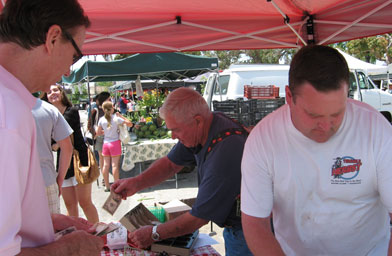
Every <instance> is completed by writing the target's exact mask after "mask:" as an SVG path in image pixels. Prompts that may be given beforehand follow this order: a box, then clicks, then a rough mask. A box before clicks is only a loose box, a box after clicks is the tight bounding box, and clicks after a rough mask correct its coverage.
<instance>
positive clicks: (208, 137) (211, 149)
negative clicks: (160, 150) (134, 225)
mask: <svg viewBox="0 0 392 256" xmlns="http://www.w3.org/2000/svg"><path fill="white" fill-rule="evenodd" d="M160 116H161V117H162V118H164V119H165V122H166V126H167V128H169V129H170V130H171V131H172V138H173V139H178V140H179V142H178V143H177V144H176V145H175V146H174V147H173V149H172V150H171V151H170V152H169V154H168V155H167V156H165V157H162V158H160V159H158V160H157V161H155V162H154V163H153V164H152V165H151V166H150V167H149V168H148V169H147V170H146V171H144V172H143V173H142V174H140V175H139V176H136V177H132V178H128V179H122V180H118V181H117V182H115V183H114V184H113V185H112V187H111V190H112V191H114V192H115V193H117V194H120V195H121V196H122V198H123V199H126V197H128V196H132V195H133V194H135V193H136V192H137V191H139V190H142V189H144V188H147V187H151V186H154V185H157V184H159V183H160V182H162V181H165V180H166V179H167V178H170V177H172V176H173V175H174V174H175V173H177V172H179V171H180V170H181V169H182V168H183V167H184V166H189V165H197V166H198V179H199V191H198V194H197V198H196V201H195V203H194V205H193V207H192V209H191V211H190V212H187V213H185V214H183V215H181V216H179V217H177V218H175V219H174V220H171V221H169V222H166V223H164V224H161V225H159V226H154V227H153V226H144V227H142V228H140V229H138V230H136V231H134V232H131V233H130V234H129V238H130V240H131V241H132V242H133V243H134V244H135V245H137V246H138V247H141V248H146V247H148V246H149V245H150V244H152V243H153V242H154V241H158V240H161V239H167V238H171V237H177V236H181V235H185V234H189V233H192V232H193V231H195V230H197V229H198V228H200V227H201V226H203V225H205V224H207V223H208V221H213V222H215V223H216V224H217V225H219V226H220V227H225V229H224V232H223V236H224V239H225V248H226V255H228V256H232V255H242V256H243V255H252V254H251V253H250V251H249V249H248V247H247V245H246V242H245V239H244V236H243V232H242V226H241V218H240V211H239V208H238V207H239V194H240V185H241V159H242V151H243V148H244V144H245V140H246V137H247V136H246V135H247V132H246V131H245V130H244V129H243V128H242V126H241V125H239V124H237V123H236V122H234V121H232V120H231V119H229V118H228V117H226V116H224V115H223V114H222V113H213V112H211V111H210V109H209V108H208V105H207V103H206V101H205V100H204V99H203V97H202V96H201V95H200V94H199V93H198V92H196V91H194V90H192V89H189V88H185V87H183V88H179V89H176V90H175V91H173V92H172V93H170V94H169V95H168V97H167V99H166V101H165V103H164V104H163V106H162V108H161V109H160ZM230 131H235V132H234V133H231V132H230ZM218 134H219V135H220V134H222V135H223V137H222V139H219V140H216V139H215V138H216V136H217V135H218ZM216 141H219V142H218V143H216ZM214 142H215V143H214Z"/></svg>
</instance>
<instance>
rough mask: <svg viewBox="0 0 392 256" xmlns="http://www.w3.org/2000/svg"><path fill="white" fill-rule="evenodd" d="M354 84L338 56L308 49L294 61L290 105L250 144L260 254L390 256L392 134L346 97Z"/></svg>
mask: <svg viewBox="0 0 392 256" xmlns="http://www.w3.org/2000/svg"><path fill="white" fill-rule="evenodd" d="M348 79H349V69H348V67H347V63H346V61H345V59H344V58H343V56H342V55H341V54H340V53H339V52H338V51H336V50H335V49H333V48H330V47H326V46H306V47H304V48H302V49H301V50H300V51H299V52H298V53H297V54H296V55H295V57H294V58H293V61H292V63H291V67H290V72H289V86H288V87H286V97H287V98H286V100H287V103H288V104H286V105H284V106H282V107H281V108H280V109H278V110H277V111H275V112H274V113H272V114H270V115H269V116H267V117H266V118H265V119H263V120H262V121H260V122H259V123H258V124H257V126H256V127H255V128H254V129H253V130H252V132H251V134H250V136H249V137H248V140H247V142H246V145H245V150H244V154H243V159H242V185H241V210H242V223H243V224H242V225H243V228H244V233H245V238H246V240H247V243H248V245H249V247H250V249H251V251H252V252H253V253H254V254H255V255H284V254H286V255H387V253H388V248H389V246H390V245H389V243H390V228H389V220H390V215H391V214H390V213H391V212H392V196H391V195H392V172H391V168H392V167H391V166H392V157H391V156H390V150H391V148H392V126H391V125H390V124H389V123H388V122H387V120H386V119H385V118H384V117H383V116H382V115H381V114H380V113H378V112H377V111H376V110H375V109H373V108H372V107H370V106H369V105H367V104H364V103H362V102H359V101H355V100H352V99H348V98H347V95H348ZM271 212H272V214H273V225H274V230H275V236H274V235H273V233H272V232H271V229H270V215H271Z"/></svg>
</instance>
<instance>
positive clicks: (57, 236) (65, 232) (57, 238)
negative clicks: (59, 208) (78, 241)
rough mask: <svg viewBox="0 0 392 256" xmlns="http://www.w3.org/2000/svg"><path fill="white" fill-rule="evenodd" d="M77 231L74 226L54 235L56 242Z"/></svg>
mask: <svg viewBox="0 0 392 256" xmlns="http://www.w3.org/2000/svg"><path fill="white" fill-rule="evenodd" d="M75 230H76V228H75V227H74V226H72V227H68V228H66V229H63V230H60V231H59V232H56V233H55V234H54V240H55V241H57V240H59V239H60V238H62V237H63V236H65V235H67V234H69V233H72V232H74V231H75Z"/></svg>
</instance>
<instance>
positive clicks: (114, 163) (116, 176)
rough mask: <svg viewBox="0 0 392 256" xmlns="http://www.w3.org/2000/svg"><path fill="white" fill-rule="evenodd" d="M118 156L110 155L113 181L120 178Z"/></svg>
mask: <svg viewBox="0 0 392 256" xmlns="http://www.w3.org/2000/svg"><path fill="white" fill-rule="evenodd" d="M120 158H121V156H112V172H113V177H114V181H117V180H118V179H120Z"/></svg>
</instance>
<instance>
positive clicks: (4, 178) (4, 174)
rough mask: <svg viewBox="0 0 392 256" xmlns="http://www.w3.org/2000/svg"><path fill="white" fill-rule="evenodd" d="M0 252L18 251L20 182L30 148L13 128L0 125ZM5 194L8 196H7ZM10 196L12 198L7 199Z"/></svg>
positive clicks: (21, 191)
mask: <svg viewBox="0 0 392 256" xmlns="http://www.w3.org/2000/svg"><path fill="white" fill-rule="evenodd" d="M0 141H1V143H0V163H1V168H0V195H1V196H0V205H1V211H0V227H1V228H0V255H16V254H18V253H19V252H20V247H21V237H20V236H19V234H18V233H19V230H20V228H21V222H22V220H21V218H22V217H21V216H22V215H21V209H22V199H23V196H22V195H23V194H24V191H23V189H22V188H23V184H21V183H24V182H21V181H25V180H26V177H22V176H23V175H27V173H26V170H27V169H28V168H29V166H28V161H20V159H29V158H30V154H29V152H30V148H29V145H28V143H26V141H23V140H22V139H21V137H20V136H18V134H17V132H16V131H12V130H8V129H4V128H3V129H2V128H0ZM7 195H8V196H7ZM10 195H12V200H10V197H9V196H10Z"/></svg>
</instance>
